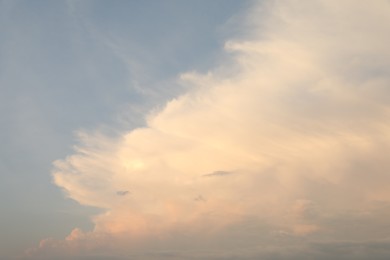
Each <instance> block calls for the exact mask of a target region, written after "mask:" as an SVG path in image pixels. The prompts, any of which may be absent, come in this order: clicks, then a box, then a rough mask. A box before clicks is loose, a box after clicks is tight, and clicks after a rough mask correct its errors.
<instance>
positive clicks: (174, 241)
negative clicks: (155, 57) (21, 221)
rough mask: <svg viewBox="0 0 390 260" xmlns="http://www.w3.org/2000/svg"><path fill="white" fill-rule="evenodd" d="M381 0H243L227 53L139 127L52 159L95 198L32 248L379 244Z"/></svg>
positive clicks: (384, 204) (294, 254)
mask: <svg viewBox="0 0 390 260" xmlns="http://www.w3.org/2000/svg"><path fill="white" fill-rule="evenodd" d="M389 14H390V4H389V2H388V1H379V0H378V1H375V2H370V3H369V2H368V1H348V0H346V1H342V2H340V1H325V0H323V1H321V0H316V1H308V0H307V1H295V0H292V1H265V2H259V3H256V4H255V5H254V6H253V8H252V9H251V11H250V12H249V13H248V15H247V20H246V25H247V27H246V28H247V31H246V33H244V36H242V38H240V39H235V40H231V41H228V42H227V43H226V51H227V52H228V53H229V57H227V58H226V59H225V60H224V61H223V63H222V64H221V65H220V66H219V67H218V68H216V69H215V70H212V71H210V72H209V73H207V74H205V75H200V74H197V73H185V74H183V75H182V76H181V80H182V82H183V84H186V85H189V86H191V90H190V91H188V92H187V93H186V94H184V95H182V96H179V97H177V98H176V99H173V100H171V101H169V102H167V104H166V106H165V107H164V108H163V109H157V110H155V111H153V112H151V113H150V114H149V115H148V116H147V125H146V126H145V127H143V128H138V129H134V130H132V131H130V132H125V133H123V134H122V135H121V136H119V137H118V138H110V137H107V136H102V135H99V134H81V135H80V144H79V145H78V147H77V148H76V150H75V153H74V154H73V155H70V156H69V157H67V158H66V159H63V160H59V161H56V162H55V163H54V166H55V170H54V173H53V176H54V182H55V184H56V185H57V186H59V187H61V188H62V189H63V190H64V191H65V192H66V194H67V196H68V197H70V198H72V199H74V200H76V201H78V202H79V203H81V204H83V205H89V206H94V207H99V208H102V209H104V210H105V212H104V213H102V214H100V215H97V216H95V217H94V218H93V222H94V224H95V227H94V229H93V230H92V231H88V232H84V231H81V230H79V229H75V230H73V231H72V232H71V234H70V235H69V236H68V237H67V238H66V239H65V240H50V239H49V240H43V241H42V242H41V245H40V246H39V248H37V249H34V250H32V251H31V252H30V254H31V255H32V257H34V256H40V257H42V256H44V255H45V254H47V255H50V256H53V255H67V256H69V259H71V257H73V256H74V255H76V256H78V257H81V256H86V257H87V256H91V255H97V256H104V255H105V254H110V256H109V257H112V256H117V257H126V256H134V257H136V258H137V259H163V258H164V257H166V258H168V259H175V258H177V259H179V258H180V259H205V258H207V259H259V257H263V258H262V259H286V257H287V256H291V257H289V259H302V257H303V256H305V257H306V258H313V259H314V258H315V259H329V258H333V259H352V256H355V257H356V258H354V259H358V258H359V257H360V256H362V257H363V256H367V255H370V258H372V259H375V257H377V259H384V258H385V257H389V255H390V253H389V252H388V250H387V251H386V250H382V251H380V252H379V253H377V254H376V252H377V251H375V250H372V248H373V247H375V246H376V245H383V244H386V245H387V244H388V238H389V236H390V233H389V232H388V231H387V228H386V227H388V224H389V221H388V219H389V214H390V210H389V209H390V208H389V205H390V192H389V190H390V189H389V185H388V183H389V181H390V175H389V174H388V173H389V170H390V164H389V163H388V159H387V154H388V153H389V151H390V134H389V133H390V132H389V126H390V125H389V115H390V114H389V111H390V110H389V108H390V107H389V100H388V97H390V95H389V94H390V93H389V92H388V85H389V83H390V71H389V68H390V50H389V48H388V46H389V44H390V37H389V35H390V34H389V28H388V24H389V23H390V15H389ZM248 28H249V29H248ZM207 173H208V174H207ZM230 173H234V174H230ZM205 176H209V177H212V176H213V177H218V178H204V177H205ZM225 176H226V178H225ZM219 177H221V178H219ZM222 177H223V178H222ZM130 190H131V196H118V195H122V194H119V193H118V192H121V191H130ZM123 195H125V194H123ZM200 202H201V203H200ZM327 246H329V247H330V248H331V250H328V249H326V250H324V248H326V247H327ZM340 248H341V250H339V249H340ZM383 248H384V247H383ZM48 252H49V253H48ZM351 253H353V254H351ZM371 253H372V254H371ZM356 254H358V255H356ZM311 256H313V257H311ZM109 257H108V258H109ZM363 258H364V257H363ZM363 258H362V259H363Z"/></svg>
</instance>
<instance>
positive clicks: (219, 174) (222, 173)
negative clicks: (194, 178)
mask: <svg viewBox="0 0 390 260" xmlns="http://www.w3.org/2000/svg"><path fill="white" fill-rule="evenodd" d="M230 174H233V172H229V171H215V172H212V173H207V174H204V175H203V177H216V176H226V175H230Z"/></svg>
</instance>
